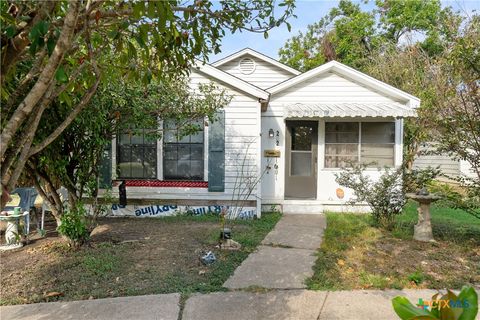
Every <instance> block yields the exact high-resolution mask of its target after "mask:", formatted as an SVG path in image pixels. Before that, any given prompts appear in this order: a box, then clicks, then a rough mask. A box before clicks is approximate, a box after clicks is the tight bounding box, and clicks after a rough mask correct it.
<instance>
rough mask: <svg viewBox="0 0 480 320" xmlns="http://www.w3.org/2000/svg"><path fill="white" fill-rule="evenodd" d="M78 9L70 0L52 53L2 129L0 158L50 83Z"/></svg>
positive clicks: (62, 54) (67, 44) (70, 37)
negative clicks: (30, 88)
mask: <svg viewBox="0 0 480 320" xmlns="http://www.w3.org/2000/svg"><path fill="white" fill-rule="evenodd" d="M79 10H80V2H78V1H74V0H72V1H71V2H70V7H69V11H68V13H67V15H66V17H65V24H64V26H63V28H62V33H61V34H60V37H59V39H58V41H57V44H56V45H55V49H54V51H53V53H52V55H51V56H50V58H49V59H48V62H47V65H46V66H45V68H44V69H43V71H42V73H41V74H40V76H39V78H38V80H37V82H36V83H35V85H34V86H33V88H32V90H30V92H29V93H28V95H27V96H26V97H25V99H24V100H23V101H22V103H20V105H19V106H18V107H17V109H16V110H15V112H14V114H13V115H12V117H11V118H10V119H9V121H8V123H7V125H6V126H5V128H4V129H3V131H2V135H1V141H0V159H1V158H3V156H4V154H5V150H6V149H7V147H8V145H9V144H10V142H11V141H12V138H13V136H14V135H15V133H16V132H17V130H18V129H19V128H20V126H21V125H22V123H23V122H24V121H25V118H26V117H27V116H28V115H29V114H30V113H31V112H32V110H33V108H34V106H35V105H36V104H37V102H38V101H39V100H40V99H41V98H42V96H43V93H44V92H45V91H46V90H47V88H48V86H49V85H50V84H51V82H52V80H53V78H54V76H55V72H56V70H57V68H58V66H59V65H60V63H61V62H62V60H63V56H64V53H65V52H66V51H67V50H68V48H69V47H70V46H71V42H72V38H73V33H74V30H75V25H76V20H77V16H78V12H79Z"/></svg>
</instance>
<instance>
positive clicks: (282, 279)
mask: <svg viewBox="0 0 480 320" xmlns="http://www.w3.org/2000/svg"><path fill="white" fill-rule="evenodd" d="M324 229H325V216H324V215H308V214H307V215H305V214H291V215H283V217H282V218H281V219H280V221H279V222H278V223H277V225H276V226H275V228H274V229H273V230H272V231H271V232H270V233H269V234H268V235H267V236H266V237H265V239H264V240H263V241H262V245H260V246H259V247H258V249H257V251H256V252H254V253H252V254H250V255H249V256H248V258H247V259H245V260H244V261H243V262H242V264H241V265H240V266H239V267H238V268H237V269H236V270H235V272H234V274H233V275H232V276H231V277H230V278H229V279H228V280H227V281H226V282H225V283H224V285H223V286H224V287H226V288H230V289H242V288H248V287H252V286H257V287H263V288H270V289H302V288H305V284H304V281H305V279H306V278H308V277H311V276H312V275H313V270H312V266H313V265H314V263H315V260H316V257H315V251H316V250H317V249H318V248H319V246H320V244H321V242H322V235H323V230H324Z"/></svg>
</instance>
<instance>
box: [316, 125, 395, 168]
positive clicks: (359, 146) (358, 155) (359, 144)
mask: <svg viewBox="0 0 480 320" xmlns="http://www.w3.org/2000/svg"><path fill="white" fill-rule="evenodd" d="M324 123H325V125H324V130H323V136H324V140H323V144H324V152H323V158H324V159H323V169H324V170H342V169H343V168H347V167H328V166H327V163H326V161H327V151H326V150H327V148H326V146H327V145H345V144H351V145H357V152H356V158H357V159H356V161H357V163H359V164H361V163H362V124H365V123H368V124H370V123H390V124H392V125H393V134H394V137H393V142H390V143H380V144H385V145H391V147H392V150H393V154H392V164H391V165H387V166H386V167H390V168H394V167H395V165H396V164H395V161H396V152H397V150H396V149H397V148H396V145H397V131H396V121H395V120H386V121H384V120H382V121H325V122H324ZM328 123H358V142H357V143H327V142H326V136H327V128H326V127H327V124H328ZM369 144H371V143H369ZM378 167H379V166H378V165H374V166H371V165H370V166H367V170H376V169H377V168H378ZM382 167H385V165H384V166H382ZM348 168H349V167H348Z"/></svg>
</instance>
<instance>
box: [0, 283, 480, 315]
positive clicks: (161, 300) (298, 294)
mask: <svg viewBox="0 0 480 320" xmlns="http://www.w3.org/2000/svg"><path fill="white" fill-rule="evenodd" d="M435 293H436V291H434V290H402V291H400V290H385V291H382V290H371V291H367V290H365V291H364V290H354V291H334V292H328V291H309V290H271V291H268V292H266V293H254V292H246V291H231V292H216V293H211V294H194V295H193V296H191V297H190V298H189V299H188V300H187V301H186V302H185V305H184V308H183V312H182V314H180V295H179V294H164V295H151V296H137V297H122V298H110V299H98V300H85V301H71V302H51V303H38V304H29V305H19V306H8V307H0V319H1V320H12V319H25V320H47V319H48V320H57V319H58V320H60V319H72V320H73V319H101V320H116V319H138V320H147V319H152V320H153V319H168V320H170V319H172V320H177V319H183V320H204V319H209V320H216V319H218V320H220V319H222V320H223V319H235V320H247V319H248V320H250V319H259V320H260V319H296V320H318V319H321V320H323V319H325V320H335V319H342V320H389V319H392V320H398V319H399V318H398V317H397V316H396V314H395V312H394V311H393V308H392V303H391V299H392V298H393V297H395V296H397V295H401V296H406V297H407V298H408V299H409V300H410V301H411V302H412V303H413V304H415V303H417V302H418V300H419V299H420V298H422V299H423V300H430V299H431V297H432V295H433V294H435ZM477 319H480V318H478V317H477Z"/></svg>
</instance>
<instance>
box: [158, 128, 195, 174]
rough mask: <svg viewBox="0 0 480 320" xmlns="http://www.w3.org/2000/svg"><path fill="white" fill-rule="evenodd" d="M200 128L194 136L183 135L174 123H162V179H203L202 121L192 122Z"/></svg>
mask: <svg viewBox="0 0 480 320" xmlns="http://www.w3.org/2000/svg"><path fill="white" fill-rule="evenodd" d="M191 125H194V126H196V127H197V128H200V130H198V131H196V132H195V133H194V134H190V135H183V136H182V134H181V132H180V131H181V130H179V129H178V128H177V124H176V123H175V122H174V121H169V120H167V121H164V125H163V128H164V137H163V178H164V179H165V180H203V179H204V173H203V172H204V171H203V167H204V165H203V164H204V159H203V155H204V127H203V121H196V122H192V123H191Z"/></svg>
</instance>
